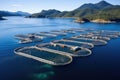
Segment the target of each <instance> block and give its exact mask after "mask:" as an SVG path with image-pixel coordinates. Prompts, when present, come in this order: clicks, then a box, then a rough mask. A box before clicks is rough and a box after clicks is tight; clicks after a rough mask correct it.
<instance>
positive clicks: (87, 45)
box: [53, 39, 94, 49]
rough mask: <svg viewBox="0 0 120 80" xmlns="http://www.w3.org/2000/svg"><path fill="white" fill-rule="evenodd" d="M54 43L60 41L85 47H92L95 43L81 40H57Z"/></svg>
mask: <svg viewBox="0 0 120 80" xmlns="http://www.w3.org/2000/svg"><path fill="white" fill-rule="evenodd" d="M53 43H60V44H65V45H71V46H79V47H83V48H88V49H91V48H93V47H94V45H93V44H91V43H87V42H80V41H72V40H64V39H63V40H55V41H53Z"/></svg>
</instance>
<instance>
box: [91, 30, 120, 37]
mask: <svg viewBox="0 0 120 80" xmlns="http://www.w3.org/2000/svg"><path fill="white" fill-rule="evenodd" d="M89 34H91V35H94V36H102V37H109V38H118V37H119V36H120V32H117V31H104V30H101V31H96V32H91V33H89Z"/></svg>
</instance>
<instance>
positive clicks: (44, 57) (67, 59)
mask: <svg viewBox="0 0 120 80" xmlns="http://www.w3.org/2000/svg"><path fill="white" fill-rule="evenodd" d="M14 52H15V53H16V54H18V55H21V56H24V57H27V58H32V59H34V60H37V61H40V62H43V63H47V64H50V65H66V64H69V63H71V62H72V57H71V56H69V55H67V54H62V53H60V52H57V51H52V50H51V51H48V50H46V49H44V48H36V47H35V46H32V47H22V48H17V49H15V51H14Z"/></svg>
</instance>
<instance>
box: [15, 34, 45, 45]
mask: <svg viewBox="0 0 120 80" xmlns="http://www.w3.org/2000/svg"><path fill="white" fill-rule="evenodd" d="M15 38H17V39H19V40H20V41H19V43H30V42H41V41H42V40H43V37H42V36H41V37H36V36H34V35H30V34H28V35H15Z"/></svg>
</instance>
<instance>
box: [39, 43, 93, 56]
mask: <svg viewBox="0 0 120 80" xmlns="http://www.w3.org/2000/svg"><path fill="white" fill-rule="evenodd" d="M37 47H38V48H41V47H42V48H45V49H48V50H49V49H50V50H55V51H58V52H59V51H60V52H61V53H62V54H68V55H71V56H73V57H80V56H88V55H91V51H90V50H89V49H87V48H82V47H78V46H70V45H65V44H57V43H48V44H47V43H46V44H40V45H37ZM83 53H84V54H83Z"/></svg>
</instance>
